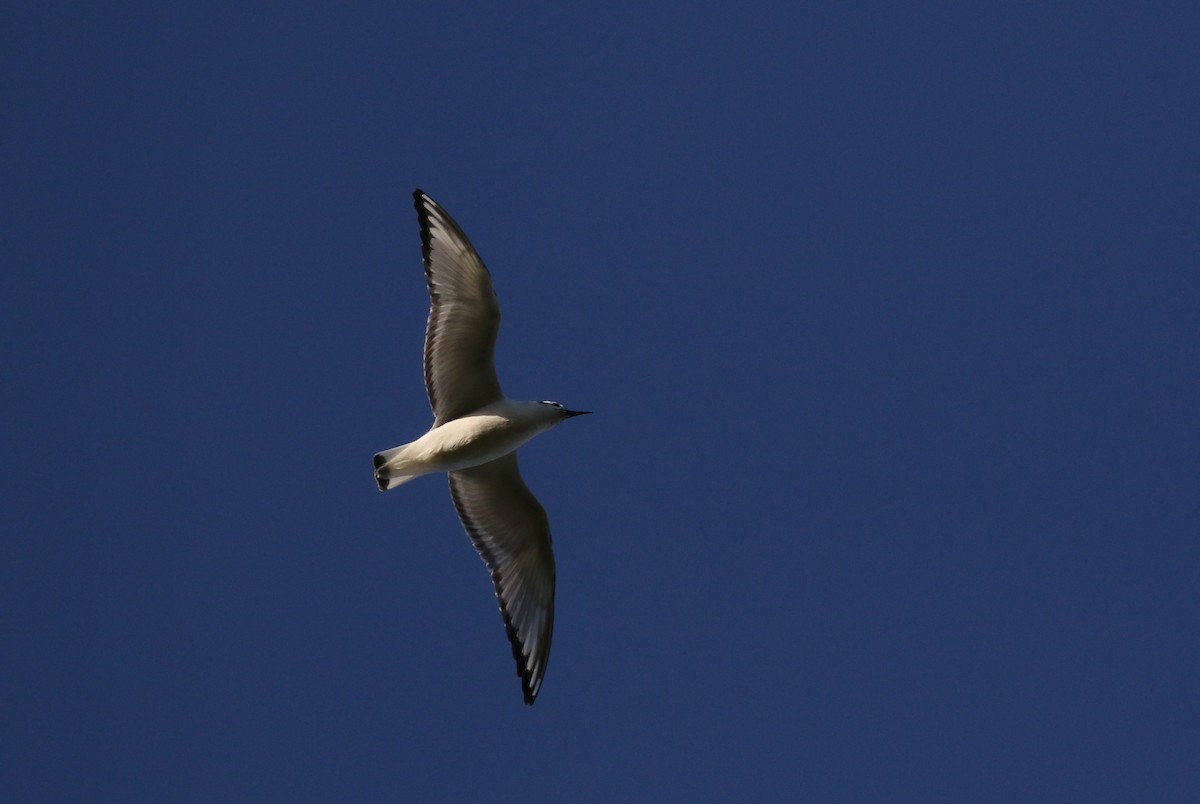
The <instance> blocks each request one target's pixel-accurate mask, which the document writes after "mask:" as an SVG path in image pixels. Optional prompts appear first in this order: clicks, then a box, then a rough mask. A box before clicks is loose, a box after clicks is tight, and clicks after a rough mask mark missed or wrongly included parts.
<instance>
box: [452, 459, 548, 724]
mask: <svg viewBox="0 0 1200 804" xmlns="http://www.w3.org/2000/svg"><path fill="white" fill-rule="evenodd" d="M450 496H451V497H452V498H453V499H454V507H455V508H456V509H458V516H459V519H461V520H462V523H463V526H464V527H465V528H466V529H467V533H468V534H469V535H470V537H471V541H472V542H474V543H475V549H476V550H478V551H479V555H480V556H481V557H482V558H483V561H484V563H485V564H487V567H488V569H489V570H490V571H491V573H492V583H493V584H495V586H496V599H497V600H498V601H499V602H500V612H501V614H503V615H504V626H505V628H506V629H507V630H508V639H509V642H511V643H512V651H513V658H515V659H516V660H517V675H519V676H520V677H521V687H522V689H523V691H524V693H525V703H527V704H531V705H532V704H533V701H534V699H535V698H537V694H538V690H539V689H540V688H541V686H542V676H543V675H545V672H546V661H547V660H548V659H549V657H550V639H551V637H552V636H553V634H554V552H553V550H552V549H551V545H550V521H549V520H548V519H547V518H546V510H545V509H544V508H542V506H541V503H539V502H538V501H537V498H536V497H534V496H533V493H532V492H531V491H530V490H529V487H528V486H526V485H525V481H524V480H522V479H521V472H520V470H519V469H518V468H517V453H516V452H510V453H509V454H508V455H505V456H504V457H502V458H497V459H496V460H494V461H490V462H488V463H485V464H482V465H480V466H475V467H472V468H470V469H461V470H459V471H457V472H451V473H450Z"/></svg>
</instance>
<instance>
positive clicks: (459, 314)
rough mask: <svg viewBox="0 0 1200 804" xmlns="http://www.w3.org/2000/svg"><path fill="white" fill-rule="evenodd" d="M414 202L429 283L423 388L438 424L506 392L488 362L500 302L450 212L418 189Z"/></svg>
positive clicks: (426, 277)
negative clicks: (427, 394)
mask: <svg viewBox="0 0 1200 804" xmlns="http://www.w3.org/2000/svg"><path fill="white" fill-rule="evenodd" d="M413 200H414V202H415V205H416V208H417V220H418V221H419V222H420V225H421V247H422V253H423V255H424V258H425V279H426V282H427V283H428V285H429V300H430V306H429V322H428V324H427V325H426V327H425V390H426V391H427V392H428V393H429V404H430V406H431V407H432V408H433V416H434V426H435V427H436V426H438V425H441V424H445V423H446V422H448V421H453V420H454V419H457V418H458V417H460V416H463V415H466V414H468V413H471V412H473V411H475V410H478V409H479V408H481V407H483V406H484V405H487V404H489V403H491V402H495V401H496V400H498V399H500V398H501V397H503V396H504V394H503V392H502V391H501V390H500V381H499V380H497V379H496V368H495V366H494V364H493V363H492V355H493V353H494V351H495V346H496V332H497V331H498V330H499V328H500V305H499V303H498V302H497V301H496V292H495V290H493V288H492V277H491V275H490V274H488V270H487V267H485V266H484V264H483V260H481V259H479V255H478V254H476V253H475V248H474V247H473V246H472V245H471V241H470V240H468V239H467V236H466V235H465V234H464V233H463V230H462V229H461V228H459V226H458V224H457V223H455V222H454V219H453V218H451V217H450V214H449V213H448V212H446V211H445V210H444V209H442V208H441V207H440V206H438V205H437V202H435V201H434V200H433V199H432V198H430V197H429V196H427V195H425V193H424V192H422V191H421V190H416V191H414V192H413Z"/></svg>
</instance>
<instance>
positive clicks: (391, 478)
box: [375, 190, 590, 705]
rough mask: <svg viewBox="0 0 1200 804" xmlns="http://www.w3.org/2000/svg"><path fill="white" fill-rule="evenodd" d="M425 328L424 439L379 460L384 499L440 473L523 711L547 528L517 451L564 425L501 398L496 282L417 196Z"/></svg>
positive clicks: (545, 565)
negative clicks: (499, 620)
mask: <svg viewBox="0 0 1200 804" xmlns="http://www.w3.org/2000/svg"><path fill="white" fill-rule="evenodd" d="M413 199H414V201H415V204H416V208H417V221H418V223H419V224H420V227H421V248H422V253H423V255H424V260H425V280H426V284H427V285H428V286H429V299H430V307H429V321H428V323H427V324H426V326H425V390H426V392H428V394H429V404H430V406H431V407H432V408H433V426H432V427H431V428H430V429H429V432H427V433H425V435H423V436H421V437H420V438H418V439H417V440H416V441H412V442H410V443H408V444H402V445H401V446H399V447H394V448H392V449H388V450H384V451H383V452H380V453H378V454H377V455H376V456H375V481H376V482H377V483H378V484H379V490H380V491H387V490H389V489H393V488H395V487H396V486H399V485H400V484H401V483H407V482H408V481H409V480H412V479H413V478H415V477H419V476H420V475H426V474H431V473H434V472H448V473H449V475H450V498H451V499H452V500H453V501H454V507H455V509H457V511H458V517H459V519H461V520H462V523H463V527H464V528H466V531H467V534H468V535H469V536H470V537H471V541H472V542H473V543H474V545H475V549H476V550H477V551H479V555H480V557H481V558H482V559H483V562H484V563H485V564H486V565H487V568H488V570H489V571H490V572H491V574H492V583H493V584H494V585H495V587H496V599H497V600H498V601H499V603H500V613H501V614H502V615H503V616H504V627H505V629H506V630H507V631H508V639H509V642H510V643H512V652H513V658H515V659H516V661H517V675H519V676H520V677H521V689H522V691H523V692H524V695H525V703H527V704H530V705H532V704H533V702H534V700H535V699H536V698H537V694H538V691H539V690H540V689H541V686H542V678H543V677H544V676H545V673H546V661H547V659H548V658H549V656H550V638H551V636H552V635H553V632H554V552H553V550H552V549H551V544H550V541H551V540H550V522H549V520H548V519H547V517H546V510H545V509H544V508H542V506H541V504H540V503H539V502H538V501H537V498H536V497H534V496H533V492H531V491H530V490H529V487H528V486H526V485H525V481H524V480H522V479H521V472H520V470H519V469H518V468H517V448H518V447H520V446H521V445H522V444H524V443H525V442H526V441H528V440H529V439H531V438H533V437H534V436H535V435H537V434H538V433H543V432H545V431H546V430H549V429H551V428H552V427H554V426H556V425H558V424H561V423H562V422H564V421H566V420H567V419H569V418H571V417H572V416H581V415H583V414H585V413H590V411H586V410H568V409H567V408H564V407H563V406H562V405H560V404H559V403H557V402H551V401H548V400H547V401H541V402H519V401H516V400H513V399H509V398H508V397H506V396H505V395H504V392H503V391H501V390H500V381H499V380H498V379H496V368H495V366H494V365H493V360H492V355H493V352H494V349H495V345H496V332H497V331H498V330H499V328H500V305H499V303H498V302H497V300H496V292H495V290H493V288H492V278H491V275H490V274H489V273H488V269H487V267H486V266H485V265H484V264H483V260H481V259H480V258H479V255H478V254H477V253H476V252H475V248H474V247H473V246H472V245H471V241H470V240H468V239H467V235H466V234H465V233H464V232H463V230H462V228H461V227H459V225H458V224H457V223H455V222H454V219H453V218H451V217H450V213H448V212H446V210H444V209H442V208H441V207H440V206H439V205H438V204H437V202H436V201H434V200H433V199H432V198H430V197H429V196H427V195H426V194H425V193H424V192H422V191H421V190H415V191H413Z"/></svg>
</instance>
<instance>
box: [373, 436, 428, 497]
mask: <svg viewBox="0 0 1200 804" xmlns="http://www.w3.org/2000/svg"><path fill="white" fill-rule="evenodd" d="M407 446H408V445H407V444H405V445H404V446H400V447H392V448H391V449H385V450H384V451H383V452H380V453H378V454H377V455H376V456H375V482H376V483H378V484H379V490H380V491H388V490H390V489H394V488H396V486H399V485H401V484H402V483H407V482H408V481H410V480H412V479H413V478H414V477H417V476H418V475H416V474H411V475H410V474H405V473H404V471H403V470H402V469H398V468H397V467H395V466H393V465H391V464H392V463H393V462H394V461H395V460H396V458H397V456H399V455H400V453H402V452H404V450H405V448H406V447H407Z"/></svg>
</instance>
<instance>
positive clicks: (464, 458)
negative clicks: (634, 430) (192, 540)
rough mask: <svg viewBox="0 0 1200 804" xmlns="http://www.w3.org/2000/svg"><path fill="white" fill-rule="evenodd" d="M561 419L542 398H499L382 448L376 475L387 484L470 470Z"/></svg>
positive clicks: (392, 486) (511, 449)
mask: <svg viewBox="0 0 1200 804" xmlns="http://www.w3.org/2000/svg"><path fill="white" fill-rule="evenodd" d="M561 421H563V415H562V411H561V410H560V409H558V408H554V407H550V406H548V405H546V404H545V403H543V402H519V401H517V400H514V399H501V400H499V401H498V402H493V403H492V404H490V405H485V406H484V407H482V408H480V409H479V410H477V411H475V412H474V413H470V414H468V415H466V416H462V417H460V418H457V419H452V420H451V421H448V422H446V423H445V424H442V425H438V426H436V427H433V428H432V429H430V430H429V432H427V433H426V434H425V435H423V436H421V437H420V438H418V439H417V440H416V441H410V442H409V443H407V444H402V445H400V446H399V447H393V448H392V449H389V450H384V451H383V452H381V453H380V455H381V456H382V457H383V462H382V464H381V466H380V469H381V470H382V471H381V472H380V474H381V476H384V477H386V483H387V486H386V488H388V489H392V488H395V487H396V486H399V485H400V484H401V483H405V482H407V481H409V480H412V479H413V478H414V477H420V476H421V475H427V474H433V473H435V472H454V471H456V470H459V469H469V468H471V467H472V466H479V465H480V464H484V463H487V462H488V461H493V460H495V459H496V458H499V457H501V456H504V455H507V454H508V453H510V452H512V451H513V450H515V449H517V448H518V447H520V446H521V445H522V444H524V443H525V442H526V441H528V440H529V439H531V438H533V437H534V436H535V435H537V434H538V433H544V432H545V431H546V430H549V429H550V428H551V427H553V426H554V425H556V424H558V423H559V422H561Z"/></svg>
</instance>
